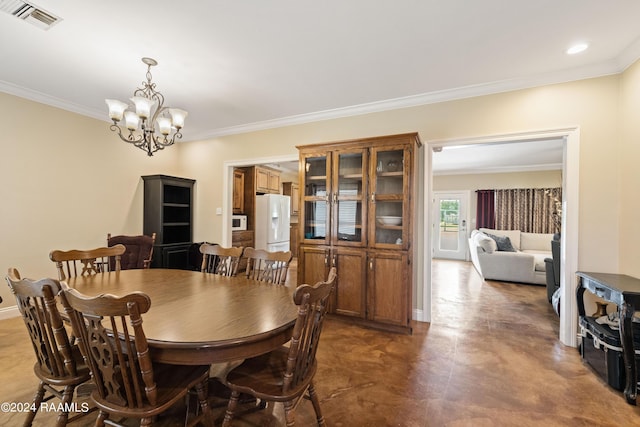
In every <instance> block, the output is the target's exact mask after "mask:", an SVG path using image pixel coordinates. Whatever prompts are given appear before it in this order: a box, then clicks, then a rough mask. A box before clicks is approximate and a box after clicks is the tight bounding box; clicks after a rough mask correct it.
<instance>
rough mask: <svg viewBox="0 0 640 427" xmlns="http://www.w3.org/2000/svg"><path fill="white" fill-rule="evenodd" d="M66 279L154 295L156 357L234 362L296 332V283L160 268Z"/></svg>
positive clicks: (147, 317)
mask: <svg viewBox="0 0 640 427" xmlns="http://www.w3.org/2000/svg"><path fill="white" fill-rule="evenodd" d="M65 282H66V283H67V285H68V286H69V287H71V288H75V289H76V290H78V291H79V292H81V293H83V294H85V295H88V296H97V295H100V294H112V295H117V296H123V295H126V294H129V293H131V292H136V291H140V292H144V293H146V294H147V295H149V297H150V298H151V308H150V309H149V311H148V312H147V313H144V314H143V315H142V320H143V324H142V327H143V328H144V332H145V335H146V337H147V341H148V343H149V349H150V351H151V355H152V358H153V359H154V360H156V361H158V362H163V363H170V364H180V365H202V364H213V363H220V362H229V361H233V360H239V359H246V358H248V357H253V356H257V355H260V354H264V353H266V352H269V351H272V350H274V349H276V348H278V347H279V346H281V345H282V344H284V343H286V342H287V341H288V340H289V339H290V338H291V334H292V332H293V326H294V324H295V321H296V317H297V313H298V311H297V306H296V305H295V304H294V303H293V299H292V295H293V291H294V289H293V288H291V287H287V286H284V285H274V284H269V283H265V282H259V281H255V280H250V279H247V278H246V277H244V276H243V275H239V276H235V277H225V276H220V275H217V274H209V273H201V272H199V271H188V270H171V269H160V268H158V269H155V268H154V269H141V270H122V271H119V272H108V273H106V272H105V273H99V274H95V275H92V276H79V277H71V278H68V279H66V280H65Z"/></svg>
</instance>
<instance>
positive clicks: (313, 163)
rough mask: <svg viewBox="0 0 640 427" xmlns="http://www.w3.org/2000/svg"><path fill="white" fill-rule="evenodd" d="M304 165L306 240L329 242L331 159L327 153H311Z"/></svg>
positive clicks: (304, 160) (305, 159)
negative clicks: (315, 154)
mask: <svg viewBox="0 0 640 427" xmlns="http://www.w3.org/2000/svg"><path fill="white" fill-rule="evenodd" d="M303 166H304V175H305V178H304V189H302V191H304V196H303V198H304V206H303V210H304V219H303V220H304V236H303V237H304V240H305V241H307V242H315V243H328V236H329V207H330V204H329V195H330V191H331V189H330V187H329V184H330V180H329V178H330V175H329V167H330V165H329V161H328V159H327V156H326V155H324V154H323V155H317V156H314V155H310V156H307V157H305V158H304V159H303Z"/></svg>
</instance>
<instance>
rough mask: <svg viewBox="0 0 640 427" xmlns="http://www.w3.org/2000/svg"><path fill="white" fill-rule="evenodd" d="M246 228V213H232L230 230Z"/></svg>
mask: <svg viewBox="0 0 640 427" xmlns="http://www.w3.org/2000/svg"><path fill="white" fill-rule="evenodd" d="M246 229H247V216H246V215H232V216H231V230H232V231H238V230H246Z"/></svg>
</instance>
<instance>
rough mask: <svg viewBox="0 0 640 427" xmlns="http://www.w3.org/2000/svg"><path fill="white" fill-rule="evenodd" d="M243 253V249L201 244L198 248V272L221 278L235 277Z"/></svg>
mask: <svg viewBox="0 0 640 427" xmlns="http://www.w3.org/2000/svg"><path fill="white" fill-rule="evenodd" d="M243 251H244V248H243V247H231V248H224V247H222V246H220V245H211V244H209V243H203V244H202V245H201V246H200V253H202V266H201V268H200V271H202V272H203V273H214V274H219V275H222V276H235V275H236V274H238V265H239V264H240V258H241V257H242V252H243Z"/></svg>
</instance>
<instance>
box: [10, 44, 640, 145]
mask: <svg viewBox="0 0 640 427" xmlns="http://www.w3.org/2000/svg"><path fill="white" fill-rule="evenodd" d="M639 57H640V40H638V41H636V42H634V43H633V44H632V45H631V46H630V47H629V48H628V49H626V50H625V53H624V54H623V55H620V56H618V57H617V58H616V59H615V60H611V61H608V62H604V63H599V64H596V65H591V66H587V67H580V68H574V69H571V70H564V71H560V72H554V73H545V74H540V75H536V76H531V77H526V78H514V79H508V80H502V81H496V82H491V83H485V84H478V85H470V86H464V87H459V88H454V89H447V90H440V91H433V92H428V93H422V94H418V95H412V96H406V97H400V98H394V99H387V100H383V101H376V102H370V103H365V104H359V105H353V106H349V107H341V108H335V109H330V110H324V111H318V112H313V113H305V114H299V115H295V116H289V117H283V118H279V119H273V120H265V121H260V122H254V123H247V124H243V125H238V126H230V127H224V128H218V129H211V130H207V131H201V132H197V131H195V132H185V133H183V134H184V137H183V139H182V142H188V141H201V140H207V139H212V138H217V137H222V136H228V135H237V134H242V133H250V132H257V131H262V130H267V129H274V128H278V127H286V126H294V125H300V124H305V123H312V122H319V121H324V120H331V119H339V118H344V117H351V116H359V115H364V114H371V113H379V112H383V111H390V110H397V109H402V108H410V107H417V106H420V105H428V104H435V103H440V102H447V101H454V100H459V99H465V98H473V97H477V96H486V95H492V94H498V93H503V92H510V91H515V90H522V89H528V88H533V87H538V86H545V85H551V84H559V83H566V82H570V81H577V80H583V79H589V78H597V77H603V76H606V75H612V74H619V73H621V72H622V71H624V70H625V69H626V68H627V67H628V66H629V65H630V64H632V63H633V62H635V60H637V58H639ZM0 91H2V92H5V93H8V94H10V95H15V96H18V97H21V98H25V99H29V100H31V101H35V102H38V103H41V104H45V105H49V106H52V107H57V108H60V109H63V110H66V111H70V112H73V113H76V114H80V115H83V116H87V117H91V118H94V119H97V120H101V121H104V122H108V120H107V116H106V114H105V113H104V111H101V110H100V111H98V110H94V109H90V108H86V107H83V106H81V105H78V104H75V103H71V102H68V101H65V100H62V99H60V98H56V97H53V96H50V95H47V94H44V93H42V92H38V91H34V90H31V89H27V88H24V87H21V86H17V85H14V84H12V83H8V82H4V81H0Z"/></svg>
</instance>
